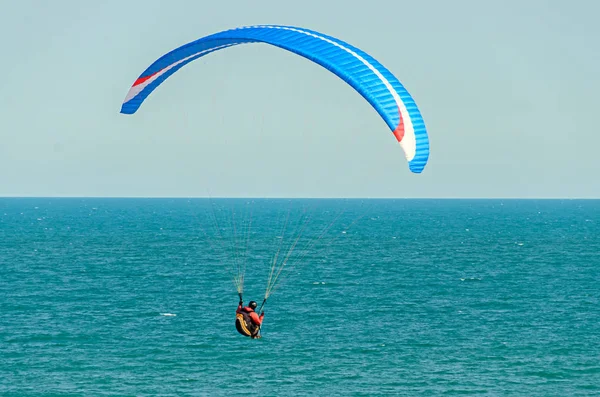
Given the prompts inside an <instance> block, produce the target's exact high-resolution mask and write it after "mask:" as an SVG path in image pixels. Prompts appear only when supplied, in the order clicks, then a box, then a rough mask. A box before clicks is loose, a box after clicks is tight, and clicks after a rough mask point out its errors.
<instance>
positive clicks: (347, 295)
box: [0, 198, 600, 396]
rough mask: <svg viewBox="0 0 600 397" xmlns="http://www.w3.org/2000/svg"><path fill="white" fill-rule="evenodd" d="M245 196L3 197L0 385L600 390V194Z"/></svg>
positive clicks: (230, 391) (372, 391)
mask: <svg viewBox="0 0 600 397" xmlns="http://www.w3.org/2000/svg"><path fill="white" fill-rule="evenodd" d="M245 203H246V201H235V200H234V201H232V200H214V201H213V204H212V205H211V204H210V202H209V201H208V200H184V199H181V200H170V199H160V200H159V199H154V200H150V199H148V200H143V199H54V198H52V199H41V198H38V199H0V394H1V395H31V396H33V395H35V396H43V395H81V396H93V395H131V396H140V395H152V396H163V395H164V396H166V395H173V396H175V395H178V396H179V395H196V396H233V395H248V394H252V395H265V396H303V395H309V396H324V395H325V396H327V395H348V396H363V395H364V396H379V395H402V396H433V395H466V394H472V395H486V396H510V395H518V396H590V395H600V308H599V303H600V302H599V301H600V299H599V297H600V201H592V200H589V201H578V200H565V201H560V200H504V201H502V200H365V201H361V200H309V201H307V200H295V201H292V203H291V204H290V203H289V201H286V200H253V203H252V204H251V205H246V204H245ZM233 207H236V208H237V209H236V212H231V210H230V209H231V208H233ZM240 207H241V208H252V210H251V217H250V215H249V214H250V213H249V212H246V213H245V214H246V216H247V217H246V218H245V219H246V222H245V223H244V222H242V220H243V219H242V216H241V215H240V214H241V212H238V210H239V208H240ZM215 208H216V210H215ZM305 208H309V210H308V211H307V214H309V216H308V217H307V218H306V219H308V220H310V222H309V223H307V227H306V229H304V231H302V233H300V231H299V230H301V227H299V228H296V229H295V228H294V222H296V221H297V220H299V219H300V218H299V217H300V215H301V214H302V213H303V212H302V211H303V209H305ZM288 211H289V212H288ZM365 211H366V212H365ZM287 214H291V216H290V219H291V220H290V222H289V227H288V228H287V229H286V230H289V231H290V233H291V236H292V237H291V238H287V237H286V238H284V240H286V241H290V242H291V241H293V237H294V236H296V235H297V236H301V237H302V238H301V239H300V240H299V244H300V245H301V244H303V243H307V244H308V240H306V238H309V237H313V236H315V235H317V234H318V233H320V231H322V230H323V228H324V227H326V226H328V225H333V226H332V227H331V229H329V230H328V231H327V233H326V234H325V235H324V237H323V238H322V239H320V240H317V241H316V244H315V245H314V246H313V249H312V250H311V251H309V252H307V254H306V256H304V258H303V259H302V261H301V262H300V263H297V264H295V265H294V266H293V267H291V270H292V271H291V272H290V273H289V276H288V277H287V278H286V279H285V282H284V283H283V284H281V285H280V287H279V289H277V290H276V291H275V292H274V294H273V296H272V297H271V298H270V299H269V301H268V302H267V304H266V306H265V311H266V316H265V324H264V329H263V338H262V339H260V340H249V339H248V338H244V337H242V336H241V335H239V334H237V332H236V330H235V327H234V317H235V314H234V311H235V307H236V305H237V293H236V290H235V287H234V284H233V283H232V281H231V278H229V275H228V273H227V271H226V269H227V268H226V266H227V265H229V264H231V263H234V262H235V260H236V259H237V260H239V259H240V258H242V259H243V258H244V257H246V258H247V259H246V263H247V265H246V267H247V270H246V280H245V300H246V301H248V300H249V299H256V300H259V302H260V299H261V298H262V296H261V294H263V293H264V288H265V282H266V280H267V277H268V272H269V269H270V268H269V259H270V258H271V255H272V254H273V253H274V252H276V251H277V247H278V245H279V242H280V240H281V239H278V238H277V236H280V235H281V231H282V230H283V228H282V227H283V226H284V225H285V219H287ZM225 215H228V216H225ZM338 215H339V218H336V217H337V216H338ZM236 216H237V221H238V222H239V223H238V226H237V227H236V228H235V229H234V228H233V225H235V223H234V222H235V220H236ZM360 216H363V217H360ZM213 217H216V218H217V223H216V225H217V226H219V228H220V229H219V230H222V231H223V236H222V237H223V239H222V240H221V239H220V238H217V234H215V229H214V228H213V226H215V222H214V219H213ZM294 217H295V218H294ZM228 219H229V221H234V222H231V223H229V224H228V223H227V222H228V221H227V220H228ZM336 219H337V220H336ZM250 220H252V224H251V225H250V226H251V227H248V225H249V224H250ZM332 220H336V222H335V223H333V224H332V223H331V221H332ZM352 222H355V223H354V224H352ZM296 225H301V224H300V223H296ZM348 226H349V228H348ZM244 230H245V231H248V230H249V232H247V233H244ZM294 230H295V231H296V232H295V233H296V234H294ZM232 231H233V233H232ZM343 232H345V233H343ZM207 235H208V236H209V237H210V238H208V237H207ZM240 236H241V237H244V236H245V237H249V238H248V239H247V240H246V239H244V238H240ZM232 238H233V239H235V238H237V241H238V243H237V245H236V246H235V247H237V248H236V249H233V248H232V247H231V246H230V245H227V244H223V245H221V244H222V243H227V242H228V241H229V240H231V239H232ZM305 247H307V245H305ZM303 252H304V251H302V249H301V247H300V248H298V249H297V250H295V251H293V253H292V257H293V256H294V255H296V258H298V259H300V257H301V256H303V255H299V254H302V253H303ZM285 253H286V249H285V248H284V249H282V250H281V255H284V254H285ZM246 254H247V255H246ZM235 263H242V262H240V261H238V262H235ZM286 269H287V267H286Z"/></svg>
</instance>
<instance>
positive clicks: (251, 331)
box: [235, 294, 267, 339]
mask: <svg viewBox="0 0 600 397" xmlns="http://www.w3.org/2000/svg"><path fill="white" fill-rule="evenodd" d="M239 295H240V305H241V304H242V294H239ZM266 301H267V300H266V299H265V300H263V303H262V305H260V309H259V310H258V311H259V312H260V311H261V310H262V308H263V306H264V305H265V302H266ZM250 313H251V312H250V311H248V310H246V308H245V307H242V308H241V309H240V310H239V311H236V313H235V328H236V329H237V331H238V332H239V333H240V334H242V335H244V336H249V337H251V338H253V339H254V338H258V337H259V333H260V325H258V324H255V323H254V322H253V321H252V319H251V318H250Z"/></svg>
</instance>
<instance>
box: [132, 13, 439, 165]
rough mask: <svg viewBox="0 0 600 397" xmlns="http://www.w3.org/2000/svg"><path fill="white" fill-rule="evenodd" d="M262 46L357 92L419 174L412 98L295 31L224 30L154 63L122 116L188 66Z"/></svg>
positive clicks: (333, 47) (421, 151)
mask: <svg viewBox="0 0 600 397" xmlns="http://www.w3.org/2000/svg"><path fill="white" fill-rule="evenodd" d="M245 43H266V44H270V45H273V46H276V47H279V48H283V49H285V50H288V51H291V52H293V53H295V54H298V55H301V56H303V57H305V58H307V59H309V60H311V61H313V62H315V63H317V64H319V65H321V66H323V67H325V68H326V69H328V70H329V71H331V72H332V73H334V74H336V75H337V76H339V77H340V78H341V79H343V80H344V81H346V82H347V83H348V84H349V85H350V86H352V87H353V88H354V89H355V90H356V91H357V92H359V93H360V94H361V95H362V96H363V97H364V98H365V99H366V100H367V101H368V102H369V103H370V104H371V105H372V106H373V108H375V110H376V111H377V112H378V113H379V115H380V116H381V117H382V118H383V119H384V120H385V122H386V123H387V125H388V126H389V128H390V129H391V131H392V133H393V134H394V136H395V137H396V139H397V140H398V142H399V143H400V146H401V147H402V149H403V151H404V153H405V155H406V158H407V160H408V164H409V168H410V170H411V171H412V172H415V173H420V172H421V171H422V170H423V168H424V167H425V165H426V163H427V160H428V158H429V139H428V136H427V131H426V128H425V124H424V122H423V118H422V117H421V113H420V112H419V109H418V108H417V105H416V104H415V102H414V100H413V98H412V97H411V95H410V94H409V93H408V91H407V90H406V89H405V88H404V86H403V85H402V84H401V83H400V81H398V79H397V78H396V77H394V75H393V74H392V73H391V72H390V71H389V70H387V69H386V68H385V67H383V66H382V65H381V64H380V63H379V62H377V61H376V60H375V59H374V58H372V57H371V56H369V55H368V54H366V53H365V52H363V51H361V50H359V49H358V48H356V47H353V46H351V45H349V44H347V43H345V42H343V41H341V40H339V39H336V38H334V37H331V36H327V35H324V34H322V33H318V32H315V31H311V30H308V29H304V28H298V27H293V26H279V25H259V26H246V27H240V28H236V29H231V30H226V31H223V32H219V33H215V34H213V35H210V36H206V37H203V38H201V39H198V40H196V41H193V42H191V43H188V44H186V45H183V46H181V47H179V48H177V49H175V50H173V51H171V52H169V53H167V54H165V55H164V56H162V57H161V58H159V59H158V60H156V61H155V62H154V63H153V64H152V65H150V67H148V68H147V69H146V70H145V71H144V72H143V73H142V74H141V75H140V76H139V78H138V79H137V80H136V81H135V82H134V83H133V85H132V87H131V89H130V90H129V92H128V93H127V96H126V98H125V101H124V102H123V105H122V107H121V113H125V114H133V113H135V112H136V111H137V110H138V108H139V107H140V106H141V104H142V102H144V100H145V99H146V97H147V96H148V95H150V93H151V92H152V91H154V89H155V88H156V87H158V86H159V85H160V84H161V83H162V82H163V81H165V80H166V79H167V78H168V77H169V76H170V75H172V74H173V73H175V72H176V71H178V70H179V69H181V68H182V67H183V66H185V65H187V64H188V63H190V62H192V61H194V60H195V59H198V58H200V57H202V56H204V55H207V54H210V53H211V52H213V51H217V50H221V49H224V48H228V47H231V46H234V45H238V44H245Z"/></svg>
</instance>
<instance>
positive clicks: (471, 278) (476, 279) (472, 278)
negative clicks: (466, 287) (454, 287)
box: [460, 277, 481, 281]
mask: <svg viewBox="0 0 600 397" xmlns="http://www.w3.org/2000/svg"><path fill="white" fill-rule="evenodd" d="M460 281H481V277H465V278H461V279H460Z"/></svg>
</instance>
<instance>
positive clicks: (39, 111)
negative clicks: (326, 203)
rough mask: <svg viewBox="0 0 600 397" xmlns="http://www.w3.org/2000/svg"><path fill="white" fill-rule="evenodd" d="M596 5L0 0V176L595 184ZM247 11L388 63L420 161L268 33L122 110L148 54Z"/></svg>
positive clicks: (90, 190) (338, 188) (404, 190)
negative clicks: (425, 153)
mask: <svg viewBox="0 0 600 397" xmlns="http://www.w3.org/2000/svg"><path fill="white" fill-rule="evenodd" d="M367 4H368V5H367ZM598 15H600V2H597V1H593V0H590V1H583V0H582V1H576V0H573V1H569V2H565V1H550V0H547V1H541V0H526V1H525V0H514V1H513V0H511V1H503V2H492V1H481V0H468V1H467V0H456V1H445V0H436V1H432V0H425V1H419V2H416V1H402V0H389V1H383V0H382V1H377V0H370V1H369V2H366V1H360V2H359V1H325V0H310V1H294V2H291V1H281V0H277V1H275V0H262V1H214V2H209V1H197V0H196V1H192V0H189V1H176V0H169V1H166V0H161V1H158V0H145V1H122V0H104V1H95V2H92V1H81V0H72V1H71V0H57V1H42V0H39V1H31V0H18V1H8V0H7V1H3V2H2V7H1V12H0V47H1V48H2V52H3V56H2V62H0V73H1V75H2V83H1V85H0V138H1V140H2V145H1V146H0V169H1V172H0V196H112V197H114V196H126V197H131V196H135V197H165V196H166V197H200V196H206V195H207V194H210V195H211V196H213V197H217V196H236V197H238V196H243V197H408V198H412V197H503V198H504V197H523V198H530V197H565V198H577V197H583V198H598V197H600V176H599V174H600V155H599V154H598V151H599V147H600V133H599V128H598V122H597V119H598V115H599V113H600V107H599V105H600V100H599V99H598V98H599V97H598V93H599V92H600V80H599V78H598V73H599V71H600V24H599V23H598ZM252 24H285V25H296V26H300V27H305V28H309V29H313V30H317V31H320V32H323V33H325V34H329V35H332V36H335V37H338V38H340V39H342V40H344V41H347V42H349V43H351V44H353V45H355V46H357V47H358V48H361V49H362V50H364V51H366V52H367V53H369V54H371V55H372V56H373V57H375V58H376V59H378V60H379V61H380V62H381V63H382V64H383V65H384V66H386V67H387V68H388V69H390V71H391V72H392V73H394V74H395V75H396V76H397V77H398V78H399V80H400V81H401V82H402V83H403V84H404V85H405V87H406V88H407V89H408V90H409V92H410V93H411V94H412V95H413V97H414V98H415V100H416V102H417V104H418V106H419V108H420V110H421V113H422V115H423V117H424V120H425V123H426V126H427V129H428V133H429V137H430V142H431V153H430V158H429V163H428V164H427V166H426V168H425V170H424V171H423V173H422V174H412V173H411V172H410V171H409V170H408V166H407V163H406V159H405V157H404V154H403V152H402V150H401V149H400V147H399V145H398V144H397V142H396V140H395V138H394V137H393V135H392V134H391V132H390V131H389V129H388V128H387V126H386V125H385V123H384V122H383V120H382V119H381V118H380V117H379V115H378V114H377V113H376V112H375V110H374V109H372V108H371V106H370V105H369V104H368V103H367V102H366V101H365V100H364V99H363V98H362V97H361V96H360V95H358V94H357V93H356V92H354V90H353V89H351V88H350V87H349V86H348V85H346V83H344V82H343V81H342V80H340V79H339V78H338V77H336V76H335V75H333V74H331V73H330V72H328V71H326V70H325V69H323V68H321V67H319V66H317V65H315V64H313V63H311V62H310V61H308V60H305V59H304V58H301V57H299V56H296V55H293V54H291V53H288V52H286V51H283V50H280V49H277V48H274V47H270V46H267V45H260V44H254V45H247V46H239V47H234V48H231V49H226V50H224V51H219V52H217V53H214V54H211V55H209V56H206V57H203V58H201V59H200V60H197V61H195V62H193V63H191V64H190V65H188V66H186V67H184V68H183V69H182V70H180V71H179V72H178V73H176V74H175V75H173V76H172V77H170V78H169V79H168V80H167V81H166V82H165V83H164V84H163V85H162V86H161V87H159V88H158V89H157V90H156V91H154V93H152V94H151V95H150V97H149V98H148V99H147V100H146V102H145V103H144V105H143V106H142V107H141V109H140V110H139V111H138V113H136V114H135V115H132V116H128V115H122V114H120V113H119V110H120V106H121V103H122V101H123V99H124V97H125V94H126V93H127V90H128V89H129V87H130V85H131V84H132V83H133V81H134V80H135V79H136V78H137V77H138V75H139V74H140V73H141V72H142V71H143V70H144V69H145V68H146V67H147V66H148V65H150V64H151V63H152V62H153V61H154V60H155V59H156V58H158V57H159V56H161V55H162V54H164V53H165V52H168V51H170V50H171V49H173V48H175V47H178V46H180V45H182V44H185V43H187V42H189V41H192V40H195V39H198V38H200V37H202V36H205V35H208V34H211V33H215V32H218V31H221V30H225V29H229V28H232V27H236V26H241V25H252Z"/></svg>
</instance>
